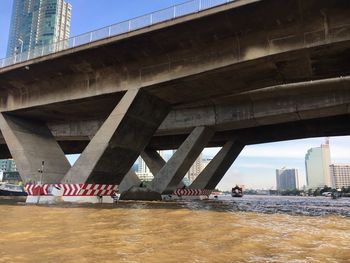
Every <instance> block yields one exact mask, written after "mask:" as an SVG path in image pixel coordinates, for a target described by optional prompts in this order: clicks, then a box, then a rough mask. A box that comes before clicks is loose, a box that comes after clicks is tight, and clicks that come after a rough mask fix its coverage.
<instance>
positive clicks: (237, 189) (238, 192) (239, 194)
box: [231, 185, 243, 197]
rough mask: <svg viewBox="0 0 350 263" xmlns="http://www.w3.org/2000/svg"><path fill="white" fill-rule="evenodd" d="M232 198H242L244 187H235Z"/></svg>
mask: <svg viewBox="0 0 350 263" xmlns="http://www.w3.org/2000/svg"><path fill="white" fill-rule="evenodd" d="M231 196H232V197H242V196H243V189H242V187H239V186H238V185H236V186H235V187H233V188H232V191H231Z"/></svg>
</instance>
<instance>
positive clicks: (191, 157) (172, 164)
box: [151, 127, 214, 194]
mask: <svg viewBox="0 0 350 263" xmlns="http://www.w3.org/2000/svg"><path fill="white" fill-rule="evenodd" d="M213 135H214V131H213V130H211V129H209V128H207V127H197V128H195V129H194V130H193V131H192V132H191V134H190V135H189V136H188V137H187V139H186V140H185V141H184V142H183V143H182V145H181V146H180V148H179V149H178V150H177V151H176V152H175V153H174V154H173V156H172V157H171V158H170V160H169V161H168V162H167V163H166V165H165V166H163V168H162V169H161V170H160V171H159V173H157V174H156V175H155V177H154V179H153V181H152V183H151V189H152V190H154V191H156V192H158V193H162V194H167V193H172V192H173V191H174V190H175V189H176V188H177V187H178V185H179V184H180V182H181V180H182V178H183V177H184V176H185V174H186V172H187V171H188V170H189V169H190V167H191V165H192V164H193V163H194V161H195V160H196V159H197V157H198V156H199V154H200V153H201V152H202V150H203V149H204V147H205V146H206V145H207V143H208V141H209V140H210V139H211V138H212V136H213Z"/></svg>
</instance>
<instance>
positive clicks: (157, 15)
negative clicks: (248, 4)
mask: <svg viewBox="0 0 350 263" xmlns="http://www.w3.org/2000/svg"><path fill="white" fill-rule="evenodd" d="M233 1H235V0H192V1H188V2H185V3H182V4H178V5H174V6H172V7H169V8H165V9H162V10H159V11H156V12H153V13H149V14H146V15H143V16H139V17H136V18H133V19H130V20H127V21H123V22H120V23H117V24H114V25H110V26H107V27H104V28H101V29H98V30H95V31H91V32H88V33H85V34H82V35H78V36H75V37H72V38H69V39H66V40H62V41H59V42H56V43H52V44H50V45H46V46H41V47H37V48H34V49H31V50H29V51H25V52H23V53H19V54H16V55H13V56H11V57H7V58H4V59H1V60H0V68H4V67H8V66H11V65H14V64H17V63H21V62H24V61H28V60H31V59H34V58H37V57H42V56H46V55H49V54H52V53H57V52H60V51H63V50H67V49H71V48H75V47H78V46H81V45H84V44H88V43H91V42H94V41H97V40H101V39H105V38H109V37H112V36H117V35H121V34H124V33H128V32H131V31H135V30H138V29H141V28H145V27H148V26H152V25H154V24H158V23H161V22H165V21H169V20H172V19H175V18H178V17H181V16H185V15H189V14H194V13H197V12H200V11H203V10H206V9H210V8H213V7H216V6H219V5H223V4H227V3H229V2H233ZM22 45H23V43H22ZM22 48H23V47H22Z"/></svg>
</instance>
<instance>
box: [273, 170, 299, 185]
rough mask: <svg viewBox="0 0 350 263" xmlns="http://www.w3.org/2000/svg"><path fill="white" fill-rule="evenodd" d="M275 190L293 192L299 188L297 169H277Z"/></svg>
mask: <svg viewBox="0 0 350 263" xmlns="http://www.w3.org/2000/svg"><path fill="white" fill-rule="evenodd" d="M276 188H277V190H279V191H283V190H294V189H298V188H299V176H298V170H297V169H285V168H282V169H277V170H276Z"/></svg>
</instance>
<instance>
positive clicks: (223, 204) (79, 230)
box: [0, 197, 350, 263]
mask: <svg viewBox="0 0 350 263" xmlns="http://www.w3.org/2000/svg"><path fill="white" fill-rule="evenodd" d="M317 200H318V199H313V198H311V199H310V201H308V199H305V198H300V199H298V198H290V199H288V198H287V199H278V198H258V197H244V198H242V199H235V200H232V199H227V200H226V199H223V200H220V199H219V200H209V201H201V202H193V201H191V202H186V201H179V202H171V203H163V202H149V203H148V202H146V203H142V202H136V203H132V202H131V203H130V202H125V203H123V202H121V203H119V204H118V205H117V206H116V207H115V208H113V209H112V207H111V206H102V207H101V206H87V207H79V206H74V207H73V208H69V207H66V206H64V207H37V206H8V205H0V214H1V217H0V226H1V228H0V247H1V249H0V262H21V263H22V262H46V261H52V262H96V261H101V262H152V263H153V262H162V263H163V262H180V261H182V262H348V259H349V258H350V249H349V248H350V231H349V229H350V219H349V218H348V217H346V215H348V212H349V207H350V206H349V203H348V202H350V200H349V201H346V200H342V201H341V202H340V203H338V202H333V203H332V201H330V200H324V199H323V200H322V199H321V200H320V202H319V203H318V202H317ZM247 211H248V212H247ZM321 211H324V216H319V215H320V214H321ZM302 212H308V213H310V215H313V216H303V215H301V213H302Z"/></svg>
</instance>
